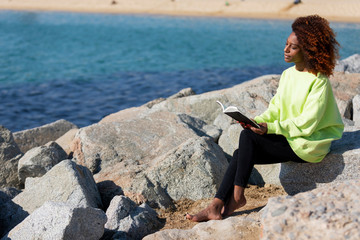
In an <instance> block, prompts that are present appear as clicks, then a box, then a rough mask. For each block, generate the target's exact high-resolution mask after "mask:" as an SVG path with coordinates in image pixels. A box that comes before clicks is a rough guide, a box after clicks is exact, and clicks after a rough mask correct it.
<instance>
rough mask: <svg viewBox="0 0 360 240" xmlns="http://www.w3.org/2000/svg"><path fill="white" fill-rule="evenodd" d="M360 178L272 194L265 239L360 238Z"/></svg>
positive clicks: (265, 220) (264, 214)
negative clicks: (290, 195) (292, 191)
mask: <svg viewBox="0 0 360 240" xmlns="http://www.w3.org/2000/svg"><path fill="white" fill-rule="evenodd" d="M359 198H360V181H359V180H358V179H357V180H351V181H350V180H349V181H344V182H342V183H338V184H335V185H333V186H326V187H320V188H317V189H315V190H312V191H309V192H304V193H300V194H297V195H295V196H293V197H289V196H281V197H277V198H270V199H269V202H268V204H267V205H266V207H265V208H264V209H263V210H262V217H261V218H262V225H263V237H262V239H269V240H270V239H319V240H320V239H353V240H355V239H360V222H359V219H360V204H359Z"/></svg>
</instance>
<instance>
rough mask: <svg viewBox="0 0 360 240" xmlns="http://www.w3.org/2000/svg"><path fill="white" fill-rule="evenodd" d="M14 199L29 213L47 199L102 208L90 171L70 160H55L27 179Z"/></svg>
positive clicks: (77, 205)
mask: <svg viewBox="0 0 360 240" xmlns="http://www.w3.org/2000/svg"><path fill="white" fill-rule="evenodd" d="M29 180H31V181H29ZM13 201H14V203H16V204H18V205H20V206H21V207H22V208H23V209H24V210H25V211H27V212H29V213H30V214H31V213H32V212H33V211H35V210H36V209H37V208H39V207H41V206H42V205H43V204H44V203H45V202H47V201H59V202H67V203H69V204H71V205H73V206H76V207H94V208H101V207H102V203H101V198H100V194H99V191H98V189H97V186H96V183H95V181H94V179H93V176H92V174H91V172H90V171H89V169H87V168H86V167H84V166H80V165H77V164H76V163H75V162H74V161H72V160H64V161H62V162H60V163H58V164H57V165H56V166H54V167H53V168H52V169H51V170H50V171H48V172H47V173H46V174H45V175H44V176H42V177H40V178H27V179H26V182H25V189H24V191H23V192H22V193H20V194H19V195H17V196H16V197H15V198H14V199H13Z"/></svg>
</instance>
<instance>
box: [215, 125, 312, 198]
mask: <svg viewBox="0 0 360 240" xmlns="http://www.w3.org/2000/svg"><path fill="white" fill-rule="evenodd" d="M288 161H293V162H300V163H304V162H305V161H304V160H302V159H301V158H299V157H298V156H297V155H296V154H295V153H294V152H293V150H292V149H291V147H290V145H289V143H288V142H287V140H286V138H285V137H284V136H282V135H275V134H264V135H259V134H256V133H254V132H253V131H251V130H249V129H244V130H243V131H242V132H241V134H240V140H239V148H238V149H237V150H235V152H234V155H233V158H232V160H231V162H230V164H229V166H228V169H227V170H226V172H225V175H224V178H223V180H222V183H221V185H220V188H219V190H218V192H217V193H216V195H215V197H216V198H219V199H221V200H223V201H224V202H226V201H227V200H228V199H229V197H230V196H231V194H232V193H233V190H234V185H237V186H241V187H244V188H245V187H246V185H247V183H248V180H249V178H250V174H251V171H252V169H253V167H254V164H272V163H282V162H288Z"/></svg>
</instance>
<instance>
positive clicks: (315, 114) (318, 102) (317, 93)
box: [267, 79, 331, 138]
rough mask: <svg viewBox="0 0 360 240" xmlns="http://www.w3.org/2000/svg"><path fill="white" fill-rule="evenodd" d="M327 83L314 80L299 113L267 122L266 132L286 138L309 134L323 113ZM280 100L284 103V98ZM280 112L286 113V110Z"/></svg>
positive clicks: (327, 91) (327, 88)
mask: <svg viewBox="0 0 360 240" xmlns="http://www.w3.org/2000/svg"><path fill="white" fill-rule="evenodd" d="M329 84H330V83H329V82H328V81H326V80H324V79H320V80H319V81H316V82H315V83H314V85H313V86H312V87H311V90H310V91H309V94H308V96H307V98H306V101H305V103H304V105H303V109H302V111H301V113H300V114H299V115H297V116H296V117H291V118H287V117H284V119H285V120H283V121H281V118H279V119H280V121H279V120H275V121H274V122H269V123H268V124H267V126H268V133H274V134H278V135H283V136H285V137H286V138H294V137H300V136H302V137H306V136H310V135H311V134H312V133H313V132H314V130H315V129H316V127H317V125H318V124H319V122H320V120H321V119H322V116H323V115H324V113H325V109H326V104H327V102H328V97H329V94H331V86H330V85H329ZM282 101H283V104H286V99H283V100H282ZM286 109H287V108H285V107H284V108H282V109H281V110H280V111H286ZM282 114H285V115H286V112H284V113H282Z"/></svg>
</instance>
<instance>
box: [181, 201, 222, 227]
mask: <svg viewBox="0 0 360 240" xmlns="http://www.w3.org/2000/svg"><path fill="white" fill-rule="evenodd" d="M223 206H224V202H223V201H222V200H220V199H218V198H214V200H213V201H212V203H211V204H210V205H209V206H208V207H207V208H205V209H204V210H202V211H201V212H199V213H197V214H196V215H190V214H186V218H187V219H189V220H190V221H193V222H204V221H208V220H221V219H222V216H221V209H222V208H223Z"/></svg>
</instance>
